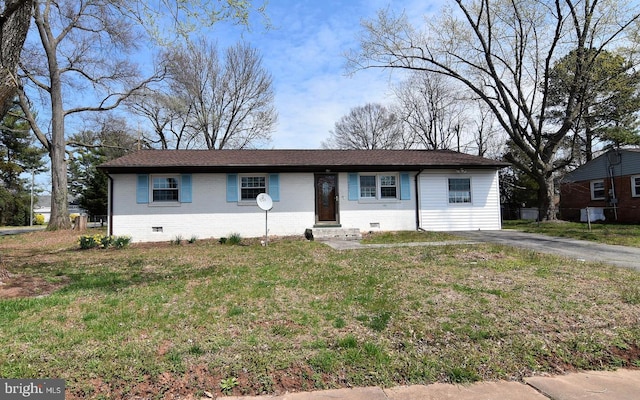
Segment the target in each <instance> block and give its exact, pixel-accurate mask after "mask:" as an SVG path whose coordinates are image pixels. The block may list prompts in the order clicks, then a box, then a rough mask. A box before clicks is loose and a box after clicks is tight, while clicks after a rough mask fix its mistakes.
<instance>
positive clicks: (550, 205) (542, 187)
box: [538, 173, 558, 221]
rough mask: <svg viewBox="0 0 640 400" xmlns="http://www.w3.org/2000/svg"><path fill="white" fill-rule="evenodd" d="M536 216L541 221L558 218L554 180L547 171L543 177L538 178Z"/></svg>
mask: <svg viewBox="0 0 640 400" xmlns="http://www.w3.org/2000/svg"><path fill="white" fill-rule="evenodd" d="M538 186H539V189H538V207H539V209H540V214H539V216H538V218H539V219H540V220H543V221H555V220H557V219H558V217H557V210H556V199H555V197H556V196H555V182H554V181H553V174H551V173H547V174H545V175H544V177H543V179H538Z"/></svg>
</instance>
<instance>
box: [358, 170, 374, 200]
mask: <svg viewBox="0 0 640 400" xmlns="http://www.w3.org/2000/svg"><path fill="white" fill-rule="evenodd" d="M376 188H377V186H376V176H375V175H360V198H361V199H375V198H376V192H377V189H376Z"/></svg>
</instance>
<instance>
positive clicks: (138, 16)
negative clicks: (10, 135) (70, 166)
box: [18, 0, 264, 230]
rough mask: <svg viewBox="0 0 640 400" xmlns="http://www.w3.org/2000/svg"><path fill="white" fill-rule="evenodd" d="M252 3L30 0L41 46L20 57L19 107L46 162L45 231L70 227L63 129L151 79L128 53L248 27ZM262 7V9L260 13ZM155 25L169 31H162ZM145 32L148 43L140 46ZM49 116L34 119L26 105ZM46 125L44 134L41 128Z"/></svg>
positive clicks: (232, 0)
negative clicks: (210, 29)
mask: <svg viewBox="0 0 640 400" xmlns="http://www.w3.org/2000/svg"><path fill="white" fill-rule="evenodd" d="M251 5H252V2H250V1H244V0H229V1H226V2H223V3H222V4H221V3H220V2H205V3H203V2H200V1H197V0H180V1H178V0H159V1H158V2H157V3H156V2H153V3H149V2H147V1H142V0H132V1H129V2H123V1H119V0H96V1H88V2H85V1H80V2H79V1H74V0H59V1H53V0H35V3H34V12H33V20H34V25H35V28H36V30H37V34H36V35H35V36H36V37H37V38H38V39H39V42H38V43H37V45H36V44H35V43H34V44H33V45H32V46H30V47H27V48H25V51H23V52H22V53H23V54H22V61H21V71H22V81H21V85H20V87H19V90H18V95H19V98H20V104H21V106H22V108H23V110H24V112H25V114H26V117H27V119H28V121H29V123H30V125H31V127H32V129H33V131H34V132H35V134H36V137H37V138H38V140H39V141H40V142H41V143H42V145H43V146H44V147H45V148H46V149H47V150H48V152H49V156H50V158H51V186H52V187H51V190H52V193H51V219H50V222H49V225H48V229H50V230H55V229H64V228H69V227H70V225H71V224H70V221H69V218H68V206H67V201H68V200H67V173H66V160H65V147H66V143H65V124H66V123H67V120H68V119H69V117H71V116H74V115H80V114H81V113H85V112H97V111H106V110H111V109H114V108H116V107H118V106H119V105H120V104H121V103H122V101H123V100H125V99H126V98H127V97H129V96H130V95H131V94H133V93H135V92H136V91H138V90H140V89H142V88H144V87H145V85H146V84H147V83H149V81H151V80H153V79H155V76H153V77H151V78H148V79H146V80H141V79H140V78H139V76H138V71H137V68H136V66H135V65H134V64H133V63H132V62H131V61H130V60H131V59H132V57H130V54H128V52H129V51H131V50H133V49H135V47H136V45H137V44H139V43H143V42H144V43H155V42H156V41H163V40H167V37H168V36H169V35H170V34H171V33H173V32H177V33H178V34H181V35H186V34H188V33H189V31H190V30H192V29H195V28H196V27H198V26H202V25H211V24H213V23H215V22H217V21H220V20H222V19H228V20H231V21H233V22H236V23H239V24H242V25H247V24H248V18H249V13H250V11H251V10H252V6H251ZM263 11H264V9H263V8H262V7H260V8H259V9H258V12H259V13H262V12H263ZM158 26H163V27H167V26H168V27H173V29H165V30H164V31H162V32H160V31H159V30H158V29H156V28H157V27H158ZM143 33H146V34H147V36H146V37H147V38H150V40H146V41H143V40H141V38H142V34H143ZM38 99H40V100H42V103H43V108H48V110H47V111H45V112H43V113H39V114H38V115H39V117H40V118H43V119H44V118H45V117H46V118H47V119H48V120H47V121H44V120H43V121H42V123H39V121H38V120H37V119H36V116H35V115H34V114H33V113H31V111H30V109H31V102H34V101H35V100H38ZM45 126H46V127H47V129H45V128H43V127H45Z"/></svg>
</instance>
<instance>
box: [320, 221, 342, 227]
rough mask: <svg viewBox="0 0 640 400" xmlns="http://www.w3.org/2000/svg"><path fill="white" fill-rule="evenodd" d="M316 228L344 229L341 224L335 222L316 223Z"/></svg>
mask: <svg viewBox="0 0 640 400" xmlns="http://www.w3.org/2000/svg"><path fill="white" fill-rule="evenodd" d="M313 227H314V228H342V225H341V224H338V223H335V222H326V223H325V222H316V224H315V225H313Z"/></svg>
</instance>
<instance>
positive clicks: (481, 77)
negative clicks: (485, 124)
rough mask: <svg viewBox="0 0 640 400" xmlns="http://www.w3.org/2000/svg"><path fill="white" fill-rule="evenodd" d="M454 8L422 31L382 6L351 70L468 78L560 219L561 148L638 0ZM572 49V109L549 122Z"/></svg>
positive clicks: (545, 0)
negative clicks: (559, 64)
mask: <svg viewBox="0 0 640 400" xmlns="http://www.w3.org/2000/svg"><path fill="white" fill-rule="evenodd" d="M452 7H453V8H448V9H445V10H444V11H443V13H442V14H441V16H440V17H439V18H438V19H437V20H436V22H434V23H433V24H429V25H428V26H427V27H426V29H425V31H424V32H420V31H418V30H416V29H415V28H414V27H413V26H412V25H411V24H410V23H409V22H408V21H407V18H406V16H404V15H400V16H396V15H393V14H391V13H390V12H387V11H381V12H379V14H378V18H377V19H376V20H373V21H366V22H364V23H363V27H364V34H363V35H362V39H361V46H360V49H359V50H357V51H355V52H353V53H352V54H351V55H350V56H349V63H350V69H351V70H354V71H355V70H358V69H362V68H375V67H377V68H400V69H409V70H418V71H428V72H435V73H439V74H442V75H445V76H449V77H451V78H453V79H455V80H457V81H458V82H460V83H461V84H463V85H464V86H465V87H466V88H467V89H468V90H469V91H470V92H471V93H472V95H470V97H471V96H475V97H479V98H480V99H481V100H482V101H483V102H484V103H485V104H486V105H487V106H488V107H489V109H490V110H491V111H492V113H493V114H494V116H495V117H496V120H497V121H498V123H499V124H500V125H501V126H502V128H503V129H504V130H505V132H506V133H507V134H508V135H509V137H510V139H511V141H512V142H513V144H514V145H515V146H516V148H517V149H519V151H520V152H521V153H522V154H523V155H524V157H515V156H512V154H511V153H507V154H506V155H505V158H506V159H507V160H508V161H511V162H512V163H513V164H514V165H516V166H517V167H518V168H519V169H521V170H522V171H524V172H525V173H526V174H527V175H529V176H530V177H531V178H532V179H534V180H535V181H536V183H537V184H538V185H539V187H540V191H539V193H538V198H539V201H540V207H541V209H542V213H541V216H542V217H543V218H545V219H555V218H556V206H555V202H554V197H555V190H554V176H555V175H554V174H555V172H556V171H557V170H558V169H559V168H562V166H563V164H564V162H563V160H559V159H558V149H559V148H560V146H561V144H562V142H563V139H564V138H565V136H566V135H567V134H568V133H569V132H570V130H571V128H572V126H573V125H574V124H575V122H576V120H577V118H578V116H579V112H580V107H579V104H578V103H579V101H578V99H579V98H580V97H581V96H582V94H583V93H584V92H585V90H587V88H586V87H585V83H586V82H588V79H586V77H587V76H588V74H589V71H590V68H592V66H593V64H594V63H593V61H594V60H593V57H594V54H599V53H600V52H601V51H603V50H604V49H606V48H610V47H612V46H614V45H616V44H617V43H620V41H621V40H623V39H624V37H625V35H626V33H627V31H628V30H630V28H631V27H632V26H633V25H634V24H635V23H636V22H637V21H638V20H639V18H640V15H639V14H638V10H639V9H640V6H638V5H637V4H633V3H629V2H628V1H625V0H530V1H506V0H467V1H465V0H456V1H455V5H454V6H452ZM585 49H594V50H595V51H586V50H585ZM571 50H575V52H576V57H575V60H574V62H573V65H572V66H571V68H572V72H573V74H572V78H573V79H572V80H571V82H570V84H569V85H568V92H569V93H568V96H567V99H566V106H565V108H564V110H563V115H562V118H561V119H560V121H559V122H557V120H555V121H551V120H550V118H549V116H548V113H549V109H548V108H549V105H548V88H549V76H550V71H551V68H552V66H553V63H554V62H555V61H557V60H559V59H560V58H561V57H562V56H564V55H565V54H568V53H569V52H570V51H571Z"/></svg>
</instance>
